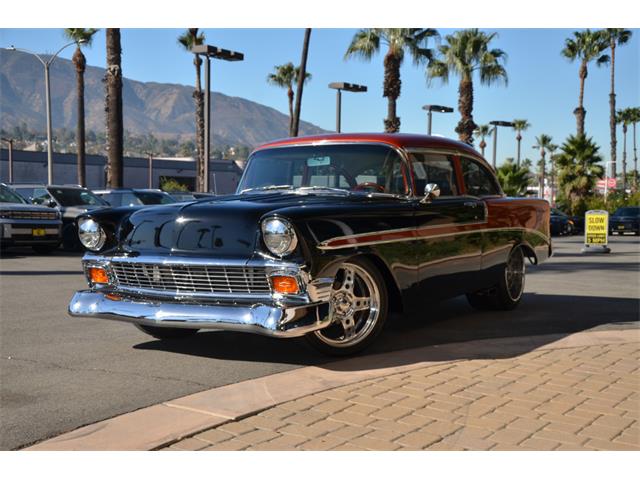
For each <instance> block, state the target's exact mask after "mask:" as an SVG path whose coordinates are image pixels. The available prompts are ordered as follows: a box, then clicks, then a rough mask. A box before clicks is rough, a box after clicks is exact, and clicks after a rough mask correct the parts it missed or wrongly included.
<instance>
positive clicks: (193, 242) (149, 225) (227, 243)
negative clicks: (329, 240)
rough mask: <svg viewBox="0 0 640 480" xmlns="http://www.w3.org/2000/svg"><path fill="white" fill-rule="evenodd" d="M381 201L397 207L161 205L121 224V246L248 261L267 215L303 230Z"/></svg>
mask: <svg viewBox="0 0 640 480" xmlns="http://www.w3.org/2000/svg"><path fill="white" fill-rule="evenodd" d="M381 201H382V202H385V201H386V202H389V201H393V202H398V200H396V199H389V198H385V199H383V200H380V199H375V198H368V197H366V196H364V195H350V196H344V195H315V194H296V193H289V192H278V193H257V194H243V195H229V196H224V197H216V198H215V199H206V200H200V201H197V202H189V203H180V204H171V205H159V206H154V207H148V208H143V209H141V210H137V211H134V212H132V213H131V214H130V215H129V216H128V217H127V219H126V220H125V221H124V222H123V224H122V227H121V229H120V241H121V247H122V248H123V249H124V250H128V251H130V252H131V253H135V252H137V253H141V254H149V253H153V254H161V255H200V256H202V255H204V256H215V257H241V258H249V257H251V256H252V255H253V254H254V252H255V250H256V245H257V242H259V238H260V227H259V225H260V221H261V219H262V218H264V217H265V216H267V215H278V216H283V217H285V218H288V219H290V220H291V221H292V222H293V224H294V227H296V229H297V230H300V228H302V227H303V224H304V221H305V220H308V219H310V218H313V217H314V216H316V215H320V216H322V215H325V216H326V215H328V214H329V215H330V214H331V213H332V212H337V211H346V210H348V211H353V209H356V208H358V206H359V205H363V204H370V203H376V202H378V203H379V202H381ZM99 213H100V212H98V213H97V214H94V215H92V216H97V215H99ZM300 233H301V232H300V231H298V236H299V237H300V236H301V234H300Z"/></svg>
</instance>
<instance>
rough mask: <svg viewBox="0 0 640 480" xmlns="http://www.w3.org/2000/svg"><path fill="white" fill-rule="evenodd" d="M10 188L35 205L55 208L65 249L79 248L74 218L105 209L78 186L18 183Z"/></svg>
mask: <svg viewBox="0 0 640 480" xmlns="http://www.w3.org/2000/svg"><path fill="white" fill-rule="evenodd" d="M11 187H12V188H13V189H14V190H15V191H16V192H18V193H19V194H20V195H21V196H22V197H24V198H26V199H27V200H28V201H29V202H31V203H33V204H36V205H43V206H45V207H51V208H55V209H56V210H58V211H59V212H60V215H61V217H62V243H63V246H64V248H65V249H69V250H76V249H79V248H81V244H80V242H79V241H78V230H77V225H76V217H77V216H78V215H80V214H82V213H86V212H90V211H93V210H96V209H101V208H106V207H108V206H109V204H108V203H107V202H105V201H104V200H102V199H101V198H100V197H98V196H97V195H95V194H94V193H93V192H92V191H91V190H88V189H86V188H84V187H81V186H80V185H42V184H37V183H33V184H28V183H18V184H13V185H11Z"/></svg>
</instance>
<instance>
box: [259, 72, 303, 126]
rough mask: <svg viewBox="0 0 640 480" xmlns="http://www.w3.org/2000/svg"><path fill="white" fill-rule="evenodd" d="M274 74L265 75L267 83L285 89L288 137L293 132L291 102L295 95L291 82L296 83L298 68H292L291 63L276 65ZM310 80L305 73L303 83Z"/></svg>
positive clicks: (298, 73)
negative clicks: (287, 101)
mask: <svg viewBox="0 0 640 480" xmlns="http://www.w3.org/2000/svg"><path fill="white" fill-rule="evenodd" d="M273 68H274V70H275V71H274V73H270V74H269V75H267V82H268V83H270V84H271V85H275V86H277V87H280V88H286V89H287V98H288V99H289V135H291V133H292V132H293V100H294V97H295V94H294V92H293V82H294V81H297V79H298V75H300V67H294V66H293V63H291V62H289V63H285V64H284V65H276V66H275V67H273ZM310 79H311V74H310V73H307V72H305V79H304V80H305V83H306V82H308V81H309V80H310Z"/></svg>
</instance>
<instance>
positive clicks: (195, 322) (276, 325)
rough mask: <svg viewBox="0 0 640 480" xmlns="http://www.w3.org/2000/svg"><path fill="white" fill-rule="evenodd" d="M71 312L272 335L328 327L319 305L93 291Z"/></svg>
mask: <svg viewBox="0 0 640 480" xmlns="http://www.w3.org/2000/svg"><path fill="white" fill-rule="evenodd" d="M69 315H71V316H73V317H93V318H104V319H108V320H120V321H124V322H130V323H135V324H139V325H146V326H150V327H173V328H193V329H218V330H230V331H239V332H251V333H257V334H260V335H266V336H270V337H299V336H302V335H305V334H307V333H309V332H313V331H315V330H319V329H322V328H325V327H327V326H328V325H329V324H330V323H331V319H330V317H329V316H325V317H323V318H320V313H319V311H318V309H317V308H316V306H315V305H309V306H305V307H297V308H281V307H276V306H268V305H263V304H255V305H246V306H229V305H198V304H181V303H172V302H166V303H163V302H155V301H151V300H136V299H131V298H122V297H121V298H119V299H118V297H117V296H115V297H114V296H113V295H110V296H107V295H106V294H105V293H103V292H94V291H90V290H85V291H80V292H76V293H75V294H74V296H73V298H72V299H71V301H70V302H69Z"/></svg>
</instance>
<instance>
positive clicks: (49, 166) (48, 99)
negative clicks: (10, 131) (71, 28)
mask: <svg viewBox="0 0 640 480" xmlns="http://www.w3.org/2000/svg"><path fill="white" fill-rule="evenodd" d="M78 43H85V41H84V40H80V41H79V42H75V41H73V42H69V43H67V44H66V45H63V46H62V47H60V48H59V49H58V51H57V52H56V53H54V54H53V55H52V56H51V57H49V59H48V60H47V61H45V60H43V59H42V57H41V56H40V55H38V54H37V53H35V52H32V51H31V50H27V49H26V48H16V47H14V46H13V45H11V47H10V48H9V50H14V51H18V52H24V53H29V54H31V55H33V56H34V57H36V58H37V59H38V60H39V61H40V63H41V64H42V66H43V67H44V88H45V101H46V108H47V183H48V184H49V185H51V184H52V183H53V145H52V139H51V87H50V81H49V67H50V66H51V64H52V63H53V62H54V61H55V59H56V58H58V55H59V54H60V52H62V50H64V49H65V48H67V47H70V46H71V45H77V44H78Z"/></svg>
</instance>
